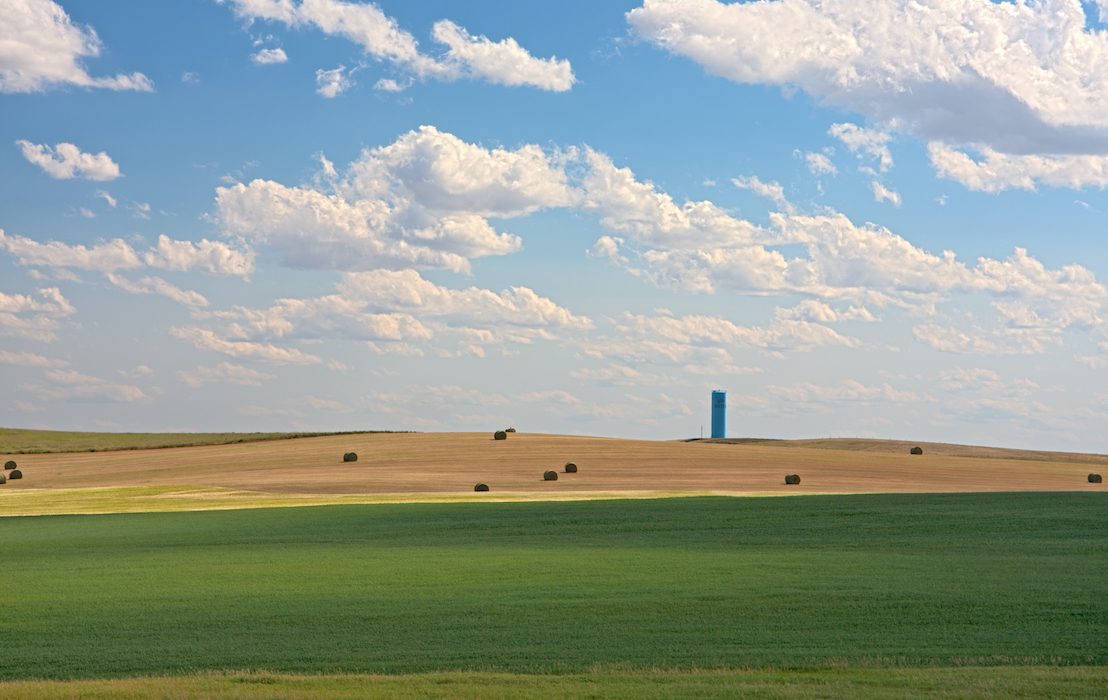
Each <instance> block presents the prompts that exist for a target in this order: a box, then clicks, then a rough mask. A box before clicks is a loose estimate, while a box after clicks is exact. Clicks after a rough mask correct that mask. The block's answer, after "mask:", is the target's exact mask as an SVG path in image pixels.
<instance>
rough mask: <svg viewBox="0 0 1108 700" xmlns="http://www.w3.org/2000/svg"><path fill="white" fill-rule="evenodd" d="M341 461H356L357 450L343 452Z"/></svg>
mask: <svg viewBox="0 0 1108 700" xmlns="http://www.w3.org/2000/svg"><path fill="white" fill-rule="evenodd" d="M342 461H344V462H357V461H358V453H357V452H347V453H346V454H344V455H343V456H342Z"/></svg>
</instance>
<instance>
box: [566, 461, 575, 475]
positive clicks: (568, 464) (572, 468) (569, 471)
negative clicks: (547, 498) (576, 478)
mask: <svg viewBox="0 0 1108 700" xmlns="http://www.w3.org/2000/svg"><path fill="white" fill-rule="evenodd" d="M576 473H577V465H576V464H574V463H573V462H566V474H576Z"/></svg>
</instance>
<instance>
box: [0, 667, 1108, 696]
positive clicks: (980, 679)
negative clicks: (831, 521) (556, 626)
mask: <svg viewBox="0 0 1108 700" xmlns="http://www.w3.org/2000/svg"><path fill="white" fill-rule="evenodd" d="M1105 693H1108V669H1106V668H1104V667H1077V666H1061V667H1042V666H1031V667H991V668H980V667H973V668H925V669H921V668H881V669H877V668H850V669H823V670H796V671H782V670H762V669H751V670H743V671H733V670H728V671H595V672H592V673H587V674H563V675H537V674H507V673H479V672H471V673H466V672H452V673H426V674H408V675H398V676H382V675H375V676H371V675H314V676H294V675H280V674H272V673H205V674H199V675H191V676H169V677H156V678H129V679H122V680H92V681H30V682H19V681H15V682H9V683H0V695H2V696H4V697H8V698H35V699H36V700H38V699H42V700H51V699H53V698H59V699H61V698H73V697H81V698H87V699H89V700H96V699H97V698H150V697H172V698H215V697H218V698H228V699H230V700H260V699H262V698H265V699H267V700H268V699H269V698H276V697H279V698H288V699H297V698H339V699H341V698H349V699H350V700H355V699H359V698H398V699H402V698H442V697H450V698H491V699H495V698H505V699H511V698H522V699H524V700H526V699H528V698H535V699H536V700H537V699H539V698H550V697H591V698H596V697H605V698H644V699H649V698H659V699H668V698H675V697H690V698H735V697H743V698H803V699H805V700H806V699H807V698H814V697H819V698H859V697H866V698H890V700H891V699H893V698H896V699H899V698H965V697H976V698H980V697H995V698H1055V699H1057V698H1085V697H1097V696H1100V697H1103V696H1104V694H1105Z"/></svg>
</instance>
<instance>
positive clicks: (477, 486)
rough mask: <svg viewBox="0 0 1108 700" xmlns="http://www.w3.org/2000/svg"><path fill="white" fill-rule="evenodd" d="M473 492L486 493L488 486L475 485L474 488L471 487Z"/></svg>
mask: <svg viewBox="0 0 1108 700" xmlns="http://www.w3.org/2000/svg"><path fill="white" fill-rule="evenodd" d="M473 490H474V491H488V490H489V485H488V484H477V485H476V486H474V487H473Z"/></svg>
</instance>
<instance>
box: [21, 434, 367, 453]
mask: <svg viewBox="0 0 1108 700" xmlns="http://www.w3.org/2000/svg"><path fill="white" fill-rule="evenodd" d="M368 432H374V431H368ZM344 434H354V433H78V432H71V431H64V430H24V429H21V428H0V455H18V454H43V453H48V452H106V451H109V450H146V449H151V448H156V447H195V446H198V445H227V444H231V443H236V442H257V441H259V440H283V439H288V438H298V437H314V436H316V435H344Z"/></svg>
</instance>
